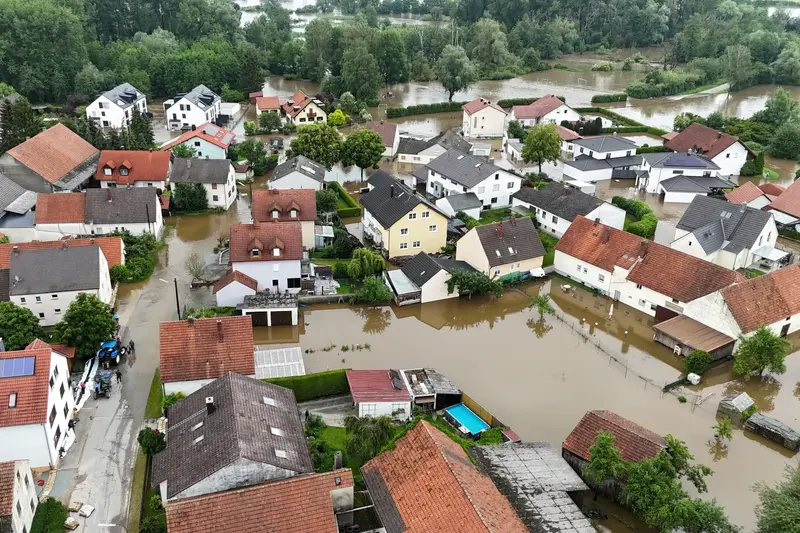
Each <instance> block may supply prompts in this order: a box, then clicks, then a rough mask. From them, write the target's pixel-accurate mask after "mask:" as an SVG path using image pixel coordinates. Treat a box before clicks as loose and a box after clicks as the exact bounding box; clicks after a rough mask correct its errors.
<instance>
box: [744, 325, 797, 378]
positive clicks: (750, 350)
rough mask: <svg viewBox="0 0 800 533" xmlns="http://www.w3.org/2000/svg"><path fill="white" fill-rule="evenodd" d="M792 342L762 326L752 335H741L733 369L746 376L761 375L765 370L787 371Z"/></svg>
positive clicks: (777, 372)
mask: <svg viewBox="0 0 800 533" xmlns="http://www.w3.org/2000/svg"><path fill="white" fill-rule="evenodd" d="M792 351H793V348H792V343H791V342H790V341H789V340H788V339H786V338H785V337H781V336H780V335H778V334H776V333H775V332H773V331H772V330H771V329H770V328H769V327H767V326H761V327H760V328H758V329H757V330H756V331H755V332H754V333H753V334H752V335H748V336H744V335H743V336H741V337H740V338H739V347H738V348H737V349H736V352H734V354H733V371H734V372H735V373H736V374H739V375H740V376H743V377H745V378H751V377H753V376H761V375H763V374H764V372H772V373H773V374H783V373H784V372H786V362H785V360H786V356H787V355H789V354H790V353H792Z"/></svg>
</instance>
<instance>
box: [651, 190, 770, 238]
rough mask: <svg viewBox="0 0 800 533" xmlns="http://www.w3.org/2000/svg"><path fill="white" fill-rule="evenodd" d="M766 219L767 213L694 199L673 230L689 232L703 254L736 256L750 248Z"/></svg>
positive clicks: (715, 199) (719, 202)
mask: <svg viewBox="0 0 800 533" xmlns="http://www.w3.org/2000/svg"><path fill="white" fill-rule="evenodd" d="M662 183H663V182H662ZM770 218H772V215H771V214H770V213H769V212H768V211H761V210H760V209H754V208H752V207H747V206H745V205H734V204H729V203H728V202H726V201H725V200H720V199H719V198H709V197H708V196H695V197H694V199H693V200H692V203H691V204H689V207H688V208H686V212H685V213H684V214H683V216H682V217H681V219H680V220H679V221H678V225H677V228H678V229H681V230H684V231H689V232H691V233H692V234H693V235H694V236H695V238H696V239H697V241H698V242H699V244H700V246H701V247H702V248H703V250H704V251H705V252H706V253H711V252H714V251H716V250H720V249H724V250H726V251H730V252H733V253H739V252H740V251H741V250H743V249H744V248H752V247H753V245H754V244H755V242H756V239H758V236H759V235H760V234H761V232H762V231H763V229H764V226H766V225H767V224H768V223H769V220H770Z"/></svg>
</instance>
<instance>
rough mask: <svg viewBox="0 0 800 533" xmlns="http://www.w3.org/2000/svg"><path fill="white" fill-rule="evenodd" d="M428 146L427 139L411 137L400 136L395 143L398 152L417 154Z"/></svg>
mask: <svg viewBox="0 0 800 533" xmlns="http://www.w3.org/2000/svg"><path fill="white" fill-rule="evenodd" d="M427 147H428V141H425V140H422V139H414V138H412V137H400V142H399V143H398V144H397V153H398V154H418V153H420V152H421V151H423V150H424V149H425V148H427Z"/></svg>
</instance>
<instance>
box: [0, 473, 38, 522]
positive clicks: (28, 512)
mask: <svg viewBox="0 0 800 533" xmlns="http://www.w3.org/2000/svg"><path fill="white" fill-rule="evenodd" d="M0 487H2V491H3V497H2V499H0V524H4V525H3V527H4V531H7V532H8V533H23V532H26V533H27V532H28V531H30V530H31V523H32V522H33V515H34V514H35V513H36V508H37V507H38V506H39V496H38V495H37V494H36V483H35V482H34V480H33V472H31V463H30V461H28V460H27V459H20V460H17V461H6V462H4V463H0ZM7 528H10V529H7Z"/></svg>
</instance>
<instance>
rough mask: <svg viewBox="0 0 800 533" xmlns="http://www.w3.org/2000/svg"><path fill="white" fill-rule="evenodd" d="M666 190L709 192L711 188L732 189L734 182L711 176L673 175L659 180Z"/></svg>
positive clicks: (734, 185)
mask: <svg viewBox="0 0 800 533" xmlns="http://www.w3.org/2000/svg"><path fill="white" fill-rule="evenodd" d="M661 186H662V187H663V188H664V190H665V191H668V192H696V193H702V194H705V193H709V192H711V190H712V189H732V188H734V187H736V184H735V183H732V182H730V181H728V180H724V179H721V178H715V177H713V176H683V175H681V176H675V177H672V178H668V179H665V180H662V181H661ZM723 201H724V200H723Z"/></svg>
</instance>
